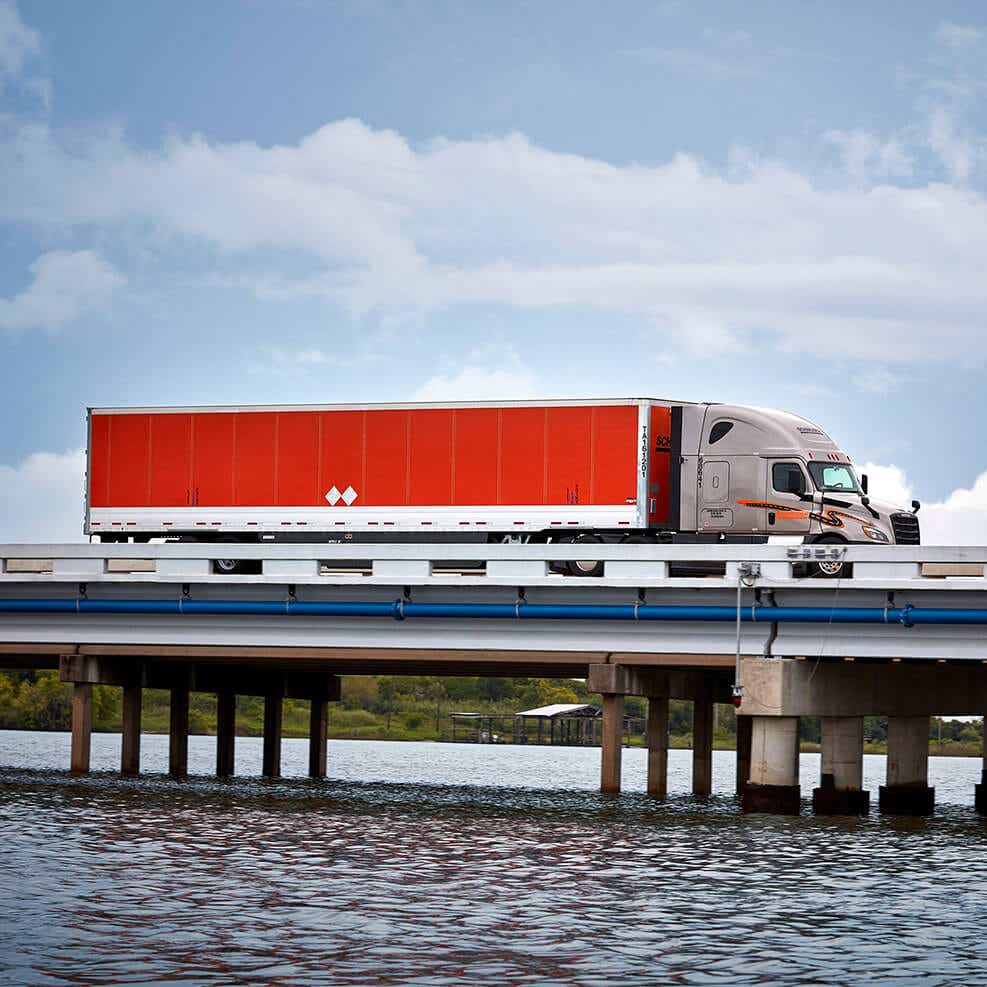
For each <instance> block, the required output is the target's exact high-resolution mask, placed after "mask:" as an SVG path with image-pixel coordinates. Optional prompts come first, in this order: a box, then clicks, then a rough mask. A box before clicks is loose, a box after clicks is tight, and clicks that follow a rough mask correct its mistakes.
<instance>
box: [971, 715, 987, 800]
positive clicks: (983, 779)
mask: <svg viewBox="0 0 987 987" xmlns="http://www.w3.org/2000/svg"><path fill="white" fill-rule="evenodd" d="M985 719H987V718H985ZM974 793H975V794H974V800H973V805H974V808H975V809H976V810H977V812H980V813H982V814H983V815H985V816H987V741H985V742H984V766H983V770H982V771H981V773H980V784H979V785H977V786H976V788H975V789H974Z"/></svg>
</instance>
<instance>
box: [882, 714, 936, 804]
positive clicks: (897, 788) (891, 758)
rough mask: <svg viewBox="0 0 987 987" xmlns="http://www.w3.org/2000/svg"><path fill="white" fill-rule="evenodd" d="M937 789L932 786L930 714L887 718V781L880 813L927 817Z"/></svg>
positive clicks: (884, 786)
mask: <svg viewBox="0 0 987 987" xmlns="http://www.w3.org/2000/svg"><path fill="white" fill-rule="evenodd" d="M935 801H936V790H935V789H934V788H930V787H929V717H928V716H889V717H888V783H887V784H886V785H882V786H881V791H880V799H879V806H880V809H881V812H888V813H892V814H895V815H904V816H928V815H931V814H932V810H933V808H934V806H935Z"/></svg>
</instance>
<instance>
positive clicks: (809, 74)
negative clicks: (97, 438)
mask: <svg viewBox="0 0 987 987" xmlns="http://www.w3.org/2000/svg"><path fill="white" fill-rule="evenodd" d="M985 66H987V14H985V12H984V9H983V7H982V5H981V4H977V3H941V4H937V5H927V4H918V3H914V4H891V3H887V4H879V3H874V4H868V5H859V4H849V3H846V4H841V3H833V4H827V5H824V6H823V5H815V6H813V5H808V4H799V5H792V4H783V3H762V4H757V5H754V6H753V8H752V7H750V6H748V7H742V6H741V5H737V4H732V3H723V4H716V3H708V4H702V5H698V4H686V3H674V2H666V3H662V2H650V3H643V2H642V3H626V4H618V5H611V7H610V8H604V7H603V6H601V5H599V4H589V3H586V4H581V3H576V2H567V3H564V4H563V3H551V2H548V0H539V2H531V3H502V4H497V5H479V4H462V3H439V2H436V3H425V2H407V3H400V2H395V3H387V4H385V3H376V2H369V0H367V2H351V3H347V2H337V3H331V4H330V3H319V2H314V0H313V2H297V3H290V2H279V3H274V2H265V0H243V2H238V3H233V2H219V0H214V2H212V3H209V4H201V3H191V2H179V0H172V2H169V3H164V2H161V3H157V2H147V3H141V4H134V3H132V2H118V0H101V2H100V3H97V4H67V3H62V2H56V0H21V2H20V3H17V4H13V3H11V2H10V0H0V354H2V359H0V402H2V410H3V414H4V417H5V420H6V421H7V422H8V423H10V425H11V426H12V427H8V428H7V429H4V431H3V434H2V436H0V483H2V485H3V489H4V490H5V494H4V497H5V500H6V509H5V511H4V514H3V521H2V523H0V529H2V530H0V535H2V536H3V537H4V538H10V539H18V538H19V536H22V537H24V538H28V537H37V536H39V533H40V532H42V531H44V532H57V533H58V534H59V535H60V536H61V537H69V536H70V535H71V534H72V533H73V532H75V531H76V530H77V529H78V528H79V522H78V517H79V509H78V505H77V502H78V490H79V489H80V485H81V480H80V479H79V476H78V474H79V469H80V461H81V460H80V456H79V452H78V450H79V449H80V448H81V446H82V445H83V441H84V433H83V420H84V409H85V406H86V405H87V404H93V405H116V404H137V403H141V404H210V403H229V402H236V403H264V402H275V401H276V402H285V401H346V400H391V399H394V400H397V399H410V398H416V397H421V398H429V397H434V398H440V397H456V398H468V397H478V398H496V397H505V398H513V397H524V396H550V397H562V396H593V395H596V396H603V395H631V394H649V395H654V396H660V397H666V396H667V397H680V398H682V399H687V400H723V401H738V402H743V403H751V404H761V405H770V406H776V407H782V408H786V409H788V410H792V411H795V412H798V413H801V414H803V415H806V416H807V417H810V418H813V419H815V420H817V421H819V422H820V423H821V424H823V425H824V426H825V427H826V428H827V429H828V430H829V431H830V432H831V433H832V434H833V435H834V436H835V437H837V439H838V440H839V441H840V442H841V443H842V444H843V445H844V446H845V447H846V448H847V450H848V451H849V452H850V453H851V454H852V455H853V456H854V457H855V458H856V459H857V460H858V462H861V463H864V462H869V463H872V464H875V465H876V466H877V467H880V469H876V470H873V471H872V472H874V474H875V475H876V476H878V477H880V481H881V483H882V484H883V485H884V486H885V489H886V491H887V492H888V493H891V494H894V495H895V496H901V497H905V496H908V497H910V496H911V495H912V494H914V495H917V496H919V497H921V498H922V499H923V500H926V501H929V502H931V503H938V504H940V505H941V508H936V510H938V511H939V516H941V517H942V518H948V525H947V527H948V530H949V531H950V532H955V535H954V537H955V538H956V539H957V540H982V539H983V538H985V537H987V520H985V519H987V476H984V475H983V474H984V472H985V470H987V448H985V442H984V440H983V438H982V436H981V432H980V429H979V427H978V423H979V421H980V420H981V419H982V418H983V417H984V412H985V410H987V408H985V405H987V396H985V391H984V388H983V387H982V386H981V382H982V380H983V372H984V362H985V358H987V332H985V330H987V277H985V274H984V271H985V266H987V199H985V193H987V117H985V106H987V102H985V97H987V68H985ZM56 520H57V524H56ZM943 523H944V524H946V521H944V522H943Z"/></svg>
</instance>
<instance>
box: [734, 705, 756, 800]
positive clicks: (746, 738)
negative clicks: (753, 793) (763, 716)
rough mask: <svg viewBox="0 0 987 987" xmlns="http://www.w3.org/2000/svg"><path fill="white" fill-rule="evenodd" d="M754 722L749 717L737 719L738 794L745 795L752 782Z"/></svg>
mask: <svg viewBox="0 0 987 987" xmlns="http://www.w3.org/2000/svg"><path fill="white" fill-rule="evenodd" d="M753 725H754V721H753V720H752V719H751V718H750V717H749V716H738V717H737V794H738V795H741V796H742V795H743V794H744V788H745V787H746V786H747V782H749V781H750V780H751V728H752V727H753Z"/></svg>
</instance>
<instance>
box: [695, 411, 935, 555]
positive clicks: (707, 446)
mask: <svg viewBox="0 0 987 987" xmlns="http://www.w3.org/2000/svg"><path fill="white" fill-rule="evenodd" d="M690 411H691V412H692V414H687V415H686V416H685V417H684V420H683V429H682V433H683V434H682V491H683V496H682V519H683V527H685V526H686V525H688V523H689V522H690V521H691V520H692V518H693V517H694V518H695V527H694V530H696V531H698V532H716V531H720V532H723V533H725V534H740V533H753V534H764V535H769V536H771V535H784V536H800V537H801V538H802V539H803V540H804V541H806V542H860V543H864V544H872V545H889V544H897V545H918V544H919V542H920V531H919V522H918V517H917V516H916V514H917V511H918V507H919V504H918V502H917V501H913V502H912V509H911V510H908V509H907V508H904V507H901V506H899V505H896V504H889V503H886V502H883V501H876V500H871V499H870V498H869V497H868V496H867V490H866V477H864V478H863V480H861V478H860V477H858V476H857V473H856V471H855V470H854V468H853V464H852V462H851V460H850V457H849V456H848V455H847V454H846V453H845V452H843V451H842V450H841V449H840V448H839V446H837V444H836V443H835V442H834V441H833V440H832V439H831V438H830V437H829V436H828V435H827V434H826V433H825V432H824V431H823V430H822V429H821V428H820V427H819V426H818V425H816V424H814V423H813V422H810V421H808V420H807V419H805V418H800V417H798V416H797V415H792V414H789V413H788V412H784V411H775V410H773V409H769V408H753V407H746V406H743V405H729V404H706V405H696V406H693V408H692V409H690ZM687 491H688V492H692V493H693V494H694V495H693V496H692V497H691V501H690V498H689V497H688V494H687ZM693 512H694V514H693Z"/></svg>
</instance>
